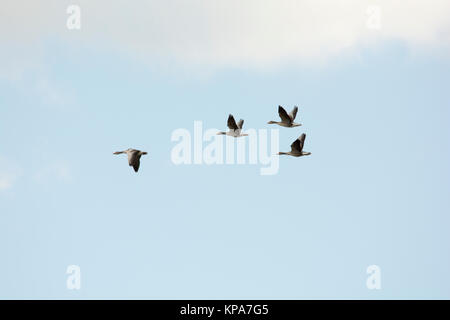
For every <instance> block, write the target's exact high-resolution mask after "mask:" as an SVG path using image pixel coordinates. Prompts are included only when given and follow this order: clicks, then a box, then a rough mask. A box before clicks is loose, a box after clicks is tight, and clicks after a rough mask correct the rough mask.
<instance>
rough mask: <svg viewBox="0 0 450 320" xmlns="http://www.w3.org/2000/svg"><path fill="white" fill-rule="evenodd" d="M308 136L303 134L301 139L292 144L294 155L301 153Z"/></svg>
mask: <svg viewBox="0 0 450 320" xmlns="http://www.w3.org/2000/svg"><path fill="white" fill-rule="evenodd" d="M305 138H306V134H304V133H303V134H302V135H301V136H300V137H298V139H297V140H295V141H294V142H292V144H291V152H293V153H301V152H302V150H303V145H304V143H305Z"/></svg>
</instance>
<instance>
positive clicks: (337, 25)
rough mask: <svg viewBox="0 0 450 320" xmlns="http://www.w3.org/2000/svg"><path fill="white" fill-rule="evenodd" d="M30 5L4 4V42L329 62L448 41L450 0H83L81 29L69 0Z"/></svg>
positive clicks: (218, 58)
mask: <svg viewBox="0 0 450 320" xmlns="http://www.w3.org/2000/svg"><path fill="white" fill-rule="evenodd" d="M23 3H24V1H18V0H10V1H6V2H3V3H2V14H0V30H1V31H0V33H1V34H2V38H3V39H5V40H4V41H7V40H8V41H13V42H17V41H20V40H22V41H29V43H36V41H39V40H40V39H45V38H48V37H55V36H57V37H58V38H59V39H63V40H65V41H67V42H68V43H71V42H75V43H76V42H77V41H78V40H81V41H83V42H88V43H90V44H91V45H103V46H107V47H109V48H115V49H117V50H124V51H126V52H128V53H130V54H132V55H134V56H138V57H139V58H141V59H143V60H144V61H145V62H147V63H149V64H152V63H155V61H156V62H157V63H159V64H161V61H163V62H164V61H165V62H170V61H175V62H178V63H180V64H184V65H194V66H212V67H221V66H237V67H239V66H246V67H247V66H250V67H255V68H270V67H276V66H278V65H282V64H285V63H293V64H309V63H312V62H317V61H326V60H327V59H329V58H332V57H334V56H337V55H339V54H341V53H348V52H353V51H355V50H357V49H358V48H360V47H361V46H364V45H377V44H379V43H383V42H384V41H385V40H398V41H402V42H403V43H405V44H406V45H407V46H408V48H410V49H411V50H413V51H414V50H419V51H420V50H425V49H426V50H438V51H439V50H442V49H444V50H448V48H449V44H450V19H449V18H450V2H449V1H447V0H435V1H432V2H430V1H425V0H409V1H401V0H377V1H372V0H371V1H369V0H246V1H242V0H228V1H211V0H192V1H189V2H187V1H184V0H168V1H134V2H133V3H129V2H127V1H114V2H111V1H100V0H98V1H88V0H79V1H77V3H78V4H79V5H80V7H81V19H82V24H81V26H82V27H81V30H79V31H68V30H67V29H66V24H65V18H66V17H67V13H66V7H67V5H68V4H69V3H65V2H64V1H61V2H60V1H50V0H47V1H39V2H33V4H31V6H32V8H29V9H28V10H23V8H24V4H23ZM26 5H27V7H29V6H30V3H29V2H28V1H26ZM372 5H376V6H378V7H379V8H380V9H381V24H380V28H379V29H377V30H373V29H370V28H367V19H368V18H369V17H368V16H367V14H368V13H367V8H368V7H369V6H372Z"/></svg>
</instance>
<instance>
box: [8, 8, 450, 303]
mask: <svg viewBox="0 0 450 320" xmlns="http://www.w3.org/2000/svg"><path fill="white" fill-rule="evenodd" d="M69 4H78V5H79V6H80V8H81V30H68V29H67V28H66V20H67V17H68V14H67V13H66V9H67V6H68V5H69ZM371 5H377V6H379V8H381V10H382V16H381V28H380V29H370V28H368V27H367V21H368V19H369V17H368V15H367V7H368V6H371ZM449 12H450V3H449V2H448V1H425V0H423V1H408V2H405V1H392V0H389V1H388V0H385V1H375V0H374V1H356V0H354V1H350V0H349V1H324V0H322V1H300V0H299V1H279V0H277V1H135V2H133V5H131V4H130V2H129V1H115V2H114V3H111V2H109V1H99V0H98V1H70V2H69V1H39V2H38V1H34V2H29V1H8V0H7V1H2V3H1V5H0V39H1V42H0V254H1V261H2V263H1V264H0V298H19V299H21V298H63V299H72V298H87V299H91V298H150V299H153V298H180V299H181V298H186V299H189V298H192V299H194V298H204V299H215V298H254V299H263V298H267V299H279V298H280V299H281V298H283V299H302V298H340V299H347V298H362V299H365V298H369V299H380V298H384V299H391V298H447V299H448V298H450V275H449V272H448V270H450V257H449V252H450V235H449V232H448V229H449V223H450V218H449V215H448V213H449V209H450V198H449V191H450V170H449V163H450V152H449V146H450V130H449V125H448V121H449V119H450V112H449V107H450V91H449V90H448V84H449V82H450V59H449V58H450V55H449V53H450V16H449ZM279 104H281V105H285V106H286V107H287V108H288V109H291V107H292V106H293V105H295V104H297V105H299V114H298V117H299V119H300V122H302V123H303V124H304V125H303V127H300V128H293V129H287V128H280V148H281V149H282V150H285V149H289V145H290V144H291V142H292V141H293V140H294V139H295V138H297V137H298V136H299V135H300V134H301V133H302V132H305V133H307V140H306V144H305V150H307V151H310V152H312V155H311V156H309V157H305V158H289V157H284V158H281V159H280V170H279V173H278V174H277V175H273V176H261V175H260V174H259V168H260V167H259V166H255V165H212V166H206V165H180V166H176V165H174V164H173V163H172V162H171V159H170V152H171V149H172V148H173V146H174V145H175V143H173V142H171V140H170V138H171V133H172V132H173V130H175V129H178V128H186V129H189V130H191V131H192V129H193V122H194V120H201V121H203V125H204V128H220V129H221V130H223V129H225V124H226V118H227V116H228V113H233V114H235V116H236V117H237V118H243V119H245V127H246V128H255V129H259V128H271V127H270V126H268V125H266V122H267V121H269V120H277V106H278V105H279ZM128 147H134V148H139V149H142V150H145V151H148V152H149V155H148V156H144V157H143V159H142V163H141V169H140V171H139V173H138V174H135V173H134V172H133V171H132V169H131V168H129V167H128V166H127V163H126V158H125V156H123V157H120V158H119V157H115V156H113V155H112V152H113V151H116V150H122V149H126V148H128ZM72 264H74V265H79V266H80V267H81V290H79V291H76V290H68V289H67V288H66V278H67V275H66V268H67V266H68V265H72ZM372 264H376V265H378V266H380V268H381V283H382V289H381V290H368V289H367V287H366V279H367V276H368V275H367V274H366V268H367V266H369V265H372Z"/></svg>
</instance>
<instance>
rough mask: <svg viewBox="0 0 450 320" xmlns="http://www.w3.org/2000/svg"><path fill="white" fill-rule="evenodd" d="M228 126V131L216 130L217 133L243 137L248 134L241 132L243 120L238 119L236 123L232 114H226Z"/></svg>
mask: <svg viewBox="0 0 450 320" xmlns="http://www.w3.org/2000/svg"><path fill="white" fill-rule="evenodd" d="M227 124H228V128H229V129H230V130H229V131H228V132H223V131H221V132H218V133H217V134H223V135H227V136H232V137H235V138H237V137H243V136H248V134H246V133H241V131H242V126H243V125H244V120H242V119H241V120H239V122H238V123H237V124H236V121H235V120H234V117H233V115H231V114H230V115H229V116H228V123H227Z"/></svg>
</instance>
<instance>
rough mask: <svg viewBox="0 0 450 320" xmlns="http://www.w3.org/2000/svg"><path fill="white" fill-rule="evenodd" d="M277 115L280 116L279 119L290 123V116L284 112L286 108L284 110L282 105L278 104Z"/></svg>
mask: <svg viewBox="0 0 450 320" xmlns="http://www.w3.org/2000/svg"><path fill="white" fill-rule="evenodd" d="M278 115H279V116H280V118H281V121H283V122H286V123H291V122H292V120H291V117H289V115H288V113H287V112H286V110H284V108H283V107H282V106H278Z"/></svg>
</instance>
